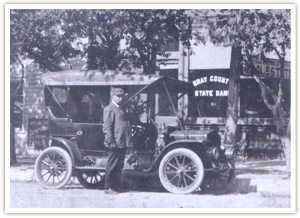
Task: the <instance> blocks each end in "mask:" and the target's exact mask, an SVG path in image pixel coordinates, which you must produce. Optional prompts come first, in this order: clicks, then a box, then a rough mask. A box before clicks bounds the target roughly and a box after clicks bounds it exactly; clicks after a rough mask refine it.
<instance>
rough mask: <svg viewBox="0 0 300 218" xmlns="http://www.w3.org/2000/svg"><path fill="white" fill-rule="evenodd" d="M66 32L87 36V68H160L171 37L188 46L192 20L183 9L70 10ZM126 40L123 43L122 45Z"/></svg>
mask: <svg viewBox="0 0 300 218" xmlns="http://www.w3.org/2000/svg"><path fill="white" fill-rule="evenodd" d="M66 12H67V19H66V22H67V23H68V25H65V26H64V31H65V32H66V33H69V35H75V36H77V37H81V38H88V42H87V44H86V45H84V52H83V54H84V55H86V56H87V60H88V61H87V68H88V69H113V70H114V69H127V70H130V69H132V68H141V69H142V70H143V72H144V73H146V74H149V73H152V74H154V73H155V72H156V70H157V62H156V60H157V55H162V56H167V54H166V53H165V52H164V51H162V50H161V47H162V46H163V45H166V44H167V43H168V41H169V40H170V38H173V39H175V40H182V41H183V42H184V44H185V45H188V43H189V39H191V34H190V31H191V22H190V20H189V16H188V15H187V14H186V12H185V11H184V10H67V11H66ZM122 43H123V45H121V44H122Z"/></svg>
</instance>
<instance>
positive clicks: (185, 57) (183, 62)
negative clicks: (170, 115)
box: [178, 41, 190, 119]
mask: <svg viewBox="0 0 300 218" xmlns="http://www.w3.org/2000/svg"><path fill="white" fill-rule="evenodd" d="M189 68H190V55H189V49H188V48H187V47H185V46H184V45H183V44H182V42H181V41H179V62H178V80H182V81H186V82H188V80H189ZM179 95H180V94H179ZM178 110H179V113H180V115H181V116H182V117H181V118H182V119H185V117H187V113H188V96H187V95H185V96H183V97H182V98H181V99H179V100H178Z"/></svg>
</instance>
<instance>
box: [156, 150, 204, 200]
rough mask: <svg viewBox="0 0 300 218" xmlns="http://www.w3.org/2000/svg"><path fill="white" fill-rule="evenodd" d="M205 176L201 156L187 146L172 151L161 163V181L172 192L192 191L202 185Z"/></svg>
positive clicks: (186, 192) (184, 192) (183, 192)
mask: <svg viewBox="0 0 300 218" xmlns="http://www.w3.org/2000/svg"><path fill="white" fill-rule="evenodd" d="M203 177H204V167H203V163H202V161H201V159H200V157H199V156H198V155H197V154H196V153H195V152H193V151H192V150H189V149H186V148H177V149H174V150H172V151H170V152H169V153H167V154H166V155H165V156H164V157H163V159H162V160H161V163H160V165H159V178H160V181H161V183H162V185H163V186H164V188H165V189H166V190H168V191H169V192H171V193H175V194H188V193H192V192H193V191H195V190H196V189H197V188H198V187H199V186H200V185H201V183H202V180H203Z"/></svg>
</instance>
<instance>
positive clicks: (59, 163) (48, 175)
mask: <svg viewBox="0 0 300 218" xmlns="http://www.w3.org/2000/svg"><path fill="white" fill-rule="evenodd" d="M72 169H73V168H72V159H71V157H70V155H69V154H68V152H67V151H65V150H64V149H62V148H59V147H49V148H46V149H45V150H44V151H43V152H42V153H41V154H40V155H39V156H38V158H37V159H36V161H35V176H36V179H37V180H38V182H39V183H40V184H41V185H42V186H43V187H45V188H49V189H58V188H62V187H64V186H65V185H66V184H67V183H68V182H69V180H70V178H71V175H72Z"/></svg>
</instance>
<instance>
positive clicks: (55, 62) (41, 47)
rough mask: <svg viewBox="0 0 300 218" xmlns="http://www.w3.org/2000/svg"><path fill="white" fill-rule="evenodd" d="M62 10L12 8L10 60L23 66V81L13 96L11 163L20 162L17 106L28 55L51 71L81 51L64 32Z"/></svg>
mask: <svg viewBox="0 0 300 218" xmlns="http://www.w3.org/2000/svg"><path fill="white" fill-rule="evenodd" d="M62 16H63V11H61V10H56V11H54V10H11V11H10V64H11V66H12V65H14V64H18V65H20V66H21V76H20V82H19V85H18V86H17V89H16V90H15V91H14V93H11V99H10V108H11V111H10V115H11V119H10V131H11V152H10V154H11V163H12V164H13V163H15V162H16V154H15V136H14V123H15V120H14V116H13V108H14V105H15V102H16V96H17V93H19V92H20V90H21V89H22V88H23V84H24V76H25V65H24V60H26V59H27V58H30V59H34V60H35V62H36V63H38V64H39V65H40V67H41V68H43V69H47V70H50V71H58V70H61V69H62V66H61V63H62V62H67V60H68V59H69V58H71V57H74V56H76V55H77V54H78V52H77V51H76V50H75V49H73V48H72V47H71V45H70V44H69V43H68V42H67V40H68V39H67V38H66V37H65V36H64V34H62V33H61V28H60V27H61V25H62V23H61V18H62Z"/></svg>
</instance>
